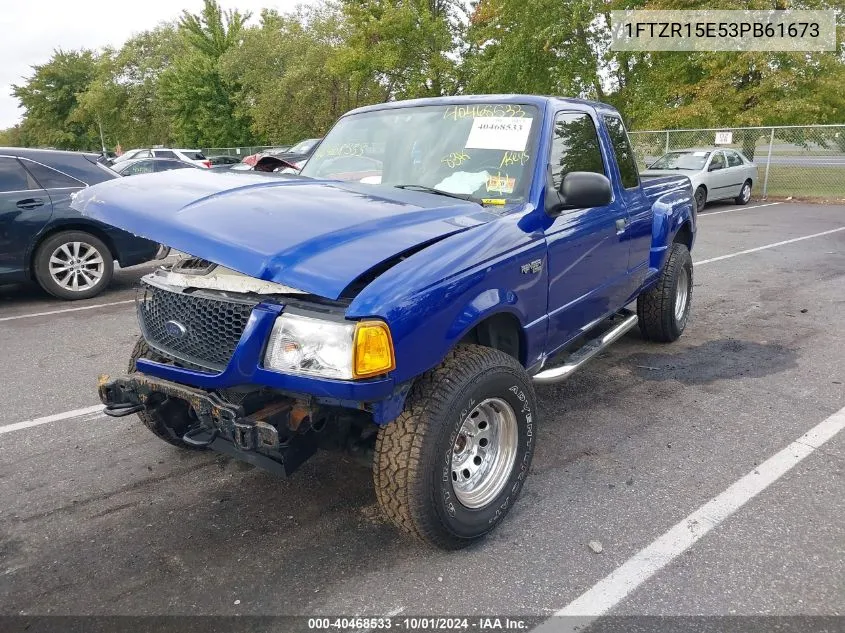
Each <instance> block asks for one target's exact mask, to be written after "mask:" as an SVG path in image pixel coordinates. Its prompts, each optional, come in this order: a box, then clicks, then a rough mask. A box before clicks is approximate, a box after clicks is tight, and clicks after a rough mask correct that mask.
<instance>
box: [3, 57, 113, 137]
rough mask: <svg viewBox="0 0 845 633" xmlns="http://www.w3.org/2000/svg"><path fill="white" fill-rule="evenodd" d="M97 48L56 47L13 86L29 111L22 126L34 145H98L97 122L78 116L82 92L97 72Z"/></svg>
mask: <svg viewBox="0 0 845 633" xmlns="http://www.w3.org/2000/svg"><path fill="white" fill-rule="evenodd" d="M97 64H98V56H97V54H96V53H95V52H94V51H90V50H81V51H69V52H65V51H62V50H56V51H54V53H53V56H52V57H51V58H50V60H49V61H48V62H46V63H44V64H40V65H36V66H33V67H32V69H33V71H34V72H33V75H32V76H31V77H30V78H29V79H27V80H26V81H25V82H24V83H23V84H21V85H14V86H12V94H14V96H15V97H17V98H18V100H19V101H20V104H21V106H22V107H23V108H24V109H25V111H26V115H25V118H24V121H23V123H22V124H21V129H22V131H23V133H24V134H25V136H26V138H27V141H28V142H29V143H31V144H33V145H40V146H47V147H58V148H62V149H93V148H96V147H98V146H99V132H98V130H97V126H96V125H95V124H94V123H93V122H92V121H90V120H88V119H85V118H81V117H80V116H78V114H79V113H78V109H79V95H80V94H81V93H83V92H85V91H86V90H87V89H88V87H89V85H90V84H91V82H92V81H93V80H94V78H95V77H96V76H97Z"/></svg>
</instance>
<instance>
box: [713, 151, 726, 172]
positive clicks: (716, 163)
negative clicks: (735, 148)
mask: <svg viewBox="0 0 845 633" xmlns="http://www.w3.org/2000/svg"><path fill="white" fill-rule="evenodd" d="M726 166H727V165H726V163H725V154H724V153H723V152H716V153H715V154H713V159H712V160H711V161H710V171H717V170H719V169H724V168H725V167H726Z"/></svg>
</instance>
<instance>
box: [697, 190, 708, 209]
mask: <svg viewBox="0 0 845 633" xmlns="http://www.w3.org/2000/svg"><path fill="white" fill-rule="evenodd" d="M705 204H707V189H705V188H704V185H700V186H699V187H698V189H696V190H695V212H696V213H698V212H700V211H701V210H702V209H704V205H705Z"/></svg>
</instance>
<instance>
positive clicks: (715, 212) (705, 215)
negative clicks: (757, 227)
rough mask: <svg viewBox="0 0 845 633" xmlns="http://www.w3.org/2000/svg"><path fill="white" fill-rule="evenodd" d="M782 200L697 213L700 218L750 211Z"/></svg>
mask: <svg viewBox="0 0 845 633" xmlns="http://www.w3.org/2000/svg"><path fill="white" fill-rule="evenodd" d="M778 204H783V202H769V203H768V204H755V205H754V206H753V207H736V208H734V209H725V210H724V211H710V212H703V211H702V212H701V213H699V214H698V217H700V218H706V217H707V216H708V215H719V214H720V213H736V212H737V211H751V209H762V208H763V207H773V206H775V205H778Z"/></svg>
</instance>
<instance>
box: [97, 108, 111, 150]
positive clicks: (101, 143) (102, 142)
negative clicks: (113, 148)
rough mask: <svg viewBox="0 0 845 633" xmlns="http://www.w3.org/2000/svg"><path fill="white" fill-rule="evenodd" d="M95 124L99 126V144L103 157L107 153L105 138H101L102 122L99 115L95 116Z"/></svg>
mask: <svg viewBox="0 0 845 633" xmlns="http://www.w3.org/2000/svg"><path fill="white" fill-rule="evenodd" d="M97 125H99V126H100V146H101V147H102V148H103V157H104V158H105V157H106V156H108V154H106V140H105V138H103V122H102V121H101V120H100V117H97Z"/></svg>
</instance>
